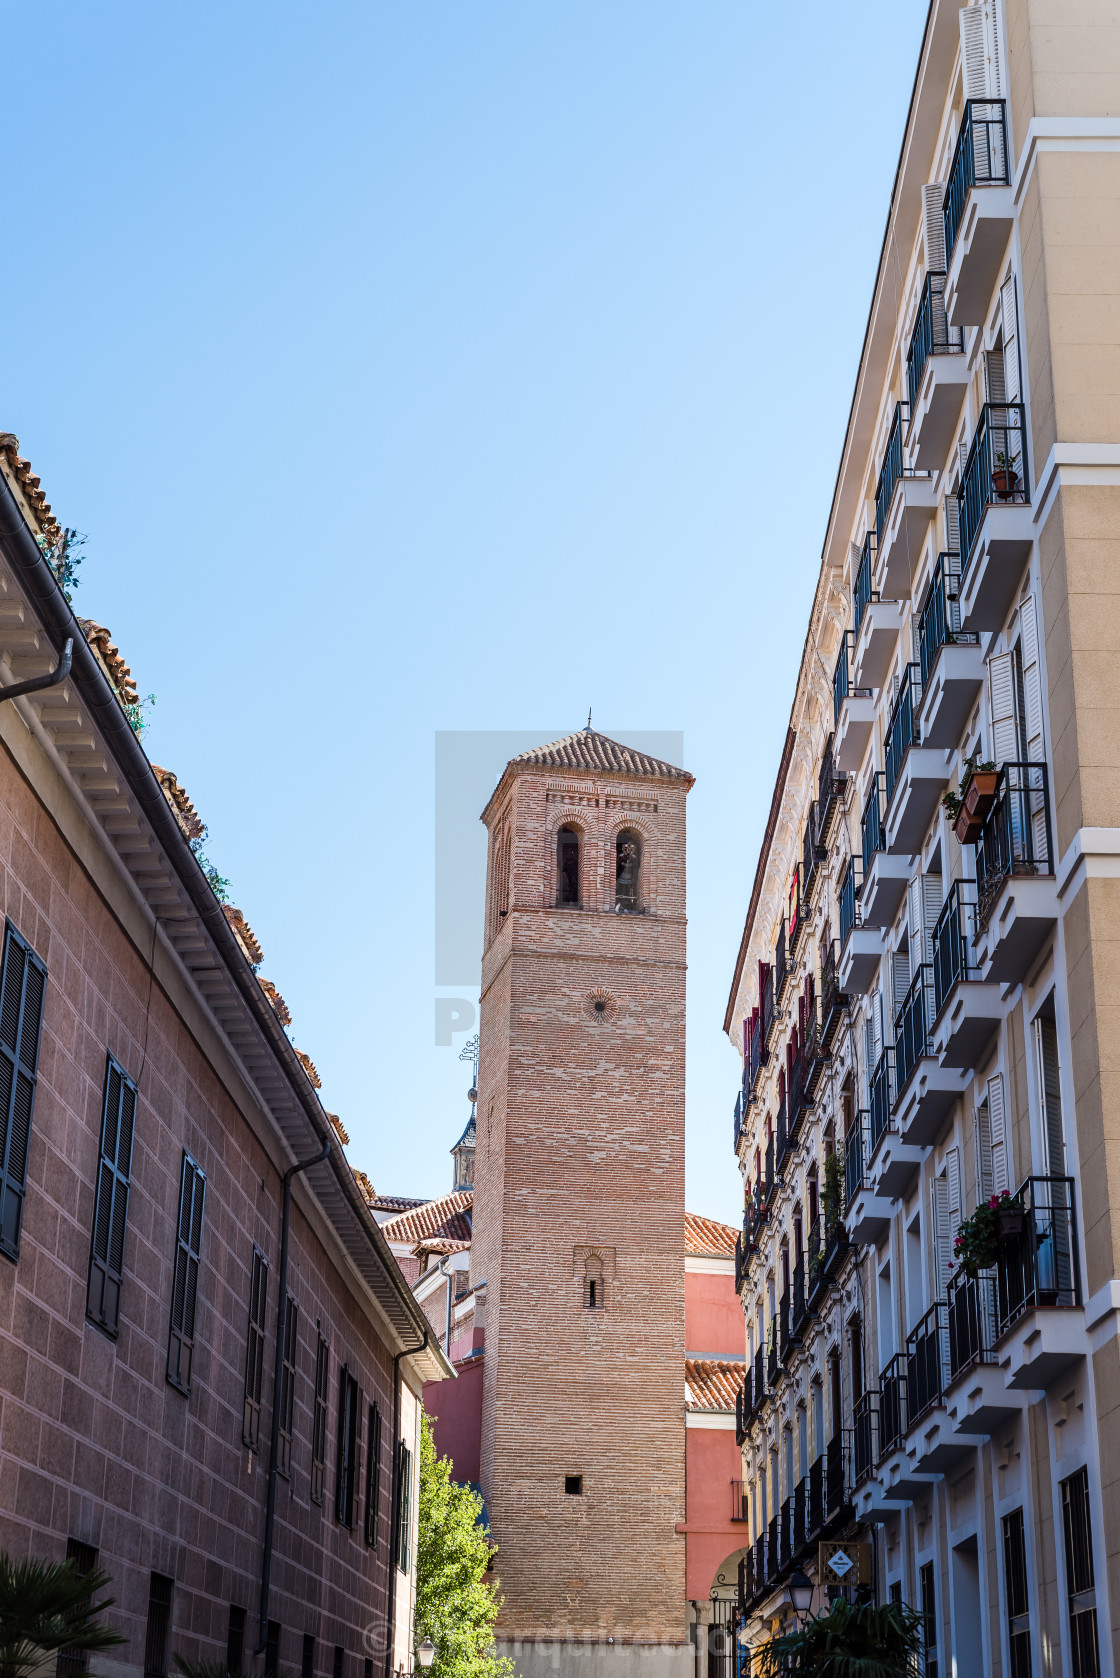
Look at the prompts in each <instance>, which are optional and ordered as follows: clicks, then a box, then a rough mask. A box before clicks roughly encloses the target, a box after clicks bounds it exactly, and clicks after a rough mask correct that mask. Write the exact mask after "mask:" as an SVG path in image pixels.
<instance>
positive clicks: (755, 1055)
mask: <svg viewBox="0 0 1120 1678" xmlns="http://www.w3.org/2000/svg"><path fill="white" fill-rule="evenodd" d="M769 1058H770V1051H769V1049H768V1048H767V1046H766V1038H765V1036H764V1035H763V1030H762V1013H761V1010H760V1011H759V1013H758V1014H756V1015H755V1020H754V1024H753V1025H752V1027H751V1033H750V1075H749V1078H748V1088H749V1089H750V1092H751V1094H752V1095H753V1094H754V1089H755V1085H756V1084H757V1083H758V1079H759V1074H760V1073H761V1071H762V1068H763V1067H764V1066H765V1065H766V1062H767V1061H768V1060H769Z"/></svg>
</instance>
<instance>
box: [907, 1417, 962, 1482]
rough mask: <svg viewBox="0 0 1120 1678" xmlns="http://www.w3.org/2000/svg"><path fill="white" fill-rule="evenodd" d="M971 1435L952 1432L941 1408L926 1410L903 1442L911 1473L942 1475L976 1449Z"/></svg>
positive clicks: (947, 1418)
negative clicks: (904, 1442)
mask: <svg viewBox="0 0 1120 1678" xmlns="http://www.w3.org/2000/svg"><path fill="white" fill-rule="evenodd" d="M979 1443H980V1440H979V1437H978V1436H977V1435H975V1434H973V1435H971V1436H970V1435H968V1434H960V1433H957V1432H955V1431H954V1429H953V1427H952V1425H951V1424H950V1421H949V1416H948V1413H947V1411H946V1410H945V1408H944V1406H943V1405H940V1404H937V1405H934V1407H933V1409H931V1410H927V1411H926V1413H925V1415H924V1416H923V1417H922V1419H921V1421H920V1422H918V1423H917V1424H916V1425H915V1427H914V1428H913V1429H912V1431H911V1432H910V1434H909V1435H908V1437H907V1441H906V1455H907V1458H908V1460H909V1463H910V1468H911V1471H912V1472H915V1471H916V1472H918V1473H922V1474H945V1473H947V1472H948V1471H949V1470H950V1469H952V1468H954V1467H955V1466H956V1464H957V1463H959V1462H960V1461H961V1459H962V1457H966V1456H968V1455H969V1454H970V1453H971V1452H973V1451H975V1450H976V1447H977V1446H978V1445H979Z"/></svg>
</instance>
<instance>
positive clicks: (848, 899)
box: [840, 856, 863, 949]
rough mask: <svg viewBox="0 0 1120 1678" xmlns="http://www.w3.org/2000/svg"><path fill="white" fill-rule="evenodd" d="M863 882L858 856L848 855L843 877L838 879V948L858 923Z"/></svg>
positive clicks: (844, 942) (845, 941) (846, 940)
mask: <svg viewBox="0 0 1120 1678" xmlns="http://www.w3.org/2000/svg"><path fill="white" fill-rule="evenodd" d="M862 884H863V866H862V863H861V859H860V858H859V857H855V856H852V857H849V858H848V866H847V868H845V870H844V877H843V879H842V880H841V881H840V948H841V949H843V948H844V945H845V944H846V943H847V942H848V939H849V937H850V936H851V933H852V931H853V929H854V928H855V927H857V926H858V925H859V889H860V887H861V885H862Z"/></svg>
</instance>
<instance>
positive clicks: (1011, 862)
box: [976, 763, 1054, 926]
mask: <svg viewBox="0 0 1120 1678" xmlns="http://www.w3.org/2000/svg"><path fill="white" fill-rule="evenodd" d="M1048 792H1049V788H1048V786H1047V780H1046V765H1045V764H1044V763H1005V764H1004V765H1003V767H1002V769H1001V770H1000V772H999V779H998V780H997V782H996V795H995V799H994V801H993V803H992V807H991V809H990V810H989V812H988V814H987V816H986V818H985V821H984V827H983V830H982V832H981V834H980V838H979V839H978V840H977V843H976V898H977V911H978V918H979V923H980V925H981V926H983V925H984V924H985V922H986V921H987V919H988V916H989V915H990V914H991V911H992V908H993V906H994V904H995V900H996V898H997V897H998V896H999V893H1000V890H1001V888H1002V886H1003V883H1004V881H1005V880H1007V879H1009V878H1010V877H1011V876H1012V875H1013V874H1018V875H1031V874H1052V873H1053V872H1054V862H1053V852H1052V851H1051V848H1050V799H1049V796H1048Z"/></svg>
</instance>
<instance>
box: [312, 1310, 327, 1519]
mask: <svg viewBox="0 0 1120 1678" xmlns="http://www.w3.org/2000/svg"><path fill="white" fill-rule="evenodd" d="M315 1328H316V1332H317V1334H318V1336H319V1339H318V1344H317V1345H316V1348H315V1396H314V1399H313V1401H312V1412H311V1501H312V1503H317V1504H318V1505H319V1506H320V1508H321V1507H322V1505H323V1500H324V1495H325V1492H326V1474H327V1401H328V1396H329V1393H330V1377H331V1346H330V1341H329V1340H328V1339H327V1336H326V1335H325V1334H324V1333H323V1325H322V1322H317V1323H316V1325H315Z"/></svg>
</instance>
